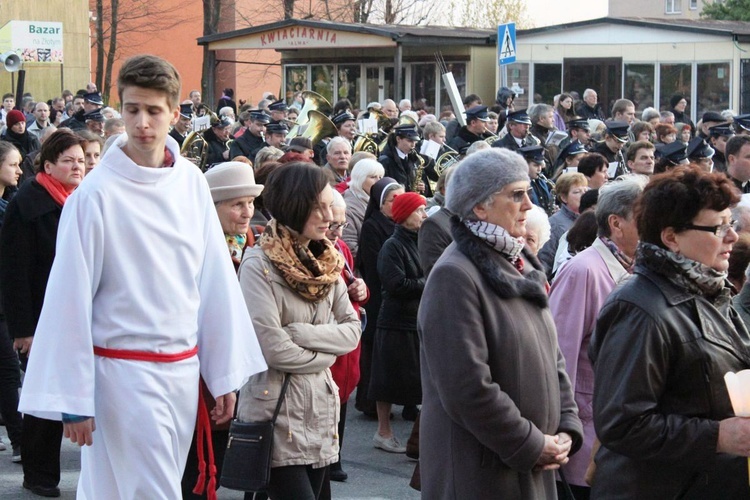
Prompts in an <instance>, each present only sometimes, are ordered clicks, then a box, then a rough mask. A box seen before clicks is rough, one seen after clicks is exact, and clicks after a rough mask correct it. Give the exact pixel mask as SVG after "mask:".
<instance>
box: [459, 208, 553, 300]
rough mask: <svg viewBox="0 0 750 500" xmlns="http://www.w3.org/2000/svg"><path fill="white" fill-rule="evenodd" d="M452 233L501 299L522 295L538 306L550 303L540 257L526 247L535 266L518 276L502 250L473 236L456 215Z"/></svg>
mask: <svg viewBox="0 0 750 500" xmlns="http://www.w3.org/2000/svg"><path fill="white" fill-rule="evenodd" d="M451 224H452V228H451V233H452V234H453V240H454V241H455V242H456V246H457V247H458V250H459V251H460V252H461V253H462V254H464V255H465V256H466V257H468V258H469V260H471V262H472V263H473V264H474V265H475V266H476V267H477V269H479V272H480V273H481V274H482V276H483V277H484V279H485V280H486V282H487V284H488V285H489V286H490V288H492V290H493V291H494V292H495V293H496V294H497V295H498V296H499V297H500V298H501V299H512V298H516V297H523V298H525V299H527V300H529V301H531V302H532V303H534V304H536V305H538V306H539V307H547V292H546V290H545V286H544V285H545V283H546V281H547V278H546V276H545V274H544V272H543V271H542V265H541V264H540V263H539V261H538V260H537V258H536V257H535V256H534V255H532V254H531V252H529V251H528V250H527V248H524V249H523V260H524V261H526V263H527V264H530V265H531V266H533V267H534V270H533V271H531V272H530V273H529V274H526V275H524V276H517V275H514V274H515V269H514V268H513V266H512V265H511V263H510V262H508V261H507V260H506V259H505V258H503V257H502V256H501V255H500V254H499V253H497V252H496V251H495V250H493V249H492V248H490V247H489V246H488V245H487V244H485V243H484V242H482V241H481V240H480V239H479V238H477V237H476V236H474V235H473V234H472V232H471V231H470V230H469V229H468V228H467V227H466V226H464V224H463V223H462V222H461V221H460V220H459V218H458V217H457V216H455V215H454V216H453V217H451Z"/></svg>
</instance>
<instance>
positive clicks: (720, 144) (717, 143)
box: [708, 123, 734, 173]
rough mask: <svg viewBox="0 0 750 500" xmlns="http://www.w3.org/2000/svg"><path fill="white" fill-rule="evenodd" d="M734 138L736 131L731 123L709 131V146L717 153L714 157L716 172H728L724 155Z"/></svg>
mask: <svg viewBox="0 0 750 500" xmlns="http://www.w3.org/2000/svg"><path fill="white" fill-rule="evenodd" d="M732 137H734V129H732V125H731V124H730V123H723V124H721V125H715V126H713V127H710V128H709V129H708V142H709V145H710V146H711V147H712V148H714V151H716V153H714V157H713V160H714V170H715V171H718V172H723V173H726V172H727V159H726V156H725V154H724V153H725V152H726V150H727V142H728V141H729V139H731V138H732Z"/></svg>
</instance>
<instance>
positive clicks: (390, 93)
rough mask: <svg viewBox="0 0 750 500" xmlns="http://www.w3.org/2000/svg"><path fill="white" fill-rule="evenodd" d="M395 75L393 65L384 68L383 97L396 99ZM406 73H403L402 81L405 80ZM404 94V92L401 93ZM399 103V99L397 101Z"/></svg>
mask: <svg viewBox="0 0 750 500" xmlns="http://www.w3.org/2000/svg"><path fill="white" fill-rule="evenodd" d="M394 77H395V75H394V72H393V66H389V67H386V68H383V99H393V100H395V99H396V92H395V88H394V86H393V79H394ZM403 78H404V75H403V73H402V74H401V81H402V82H403V81H404V80H403ZM401 95H403V94H401ZM396 104H398V101H396Z"/></svg>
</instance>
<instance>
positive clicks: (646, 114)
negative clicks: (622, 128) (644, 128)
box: [641, 106, 659, 122]
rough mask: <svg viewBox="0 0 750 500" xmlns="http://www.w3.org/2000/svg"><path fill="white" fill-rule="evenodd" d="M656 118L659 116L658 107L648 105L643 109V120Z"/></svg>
mask: <svg viewBox="0 0 750 500" xmlns="http://www.w3.org/2000/svg"><path fill="white" fill-rule="evenodd" d="M654 118H659V111H658V110H657V109H656V108H652V107H650V106H649V107H648V108H646V109H644V110H643V113H642V114H641V120H642V121H644V122H647V121H650V120H653V119H654Z"/></svg>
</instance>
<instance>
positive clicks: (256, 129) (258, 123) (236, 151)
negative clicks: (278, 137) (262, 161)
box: [229, 109, 271, 161]
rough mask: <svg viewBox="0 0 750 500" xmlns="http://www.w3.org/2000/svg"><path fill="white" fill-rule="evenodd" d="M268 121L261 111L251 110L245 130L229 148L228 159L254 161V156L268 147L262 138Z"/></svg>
mask: <svg viewBox="0 0 750 500" xmlns="http://www.w3.org/2000/svg"><path fill="white" fill-rule="evenodd" d="M270 121H271V119H270V118H269V117H268V115H267V114H266V113H264V112H263V111H262V110H260V109H255V110H252V111H251V112H250V119H249V120H247V121H246V122H245V124H246V125H247V130H245V133H244V134H242V135H241V136H240V137H238V138H237V139H236V140H235V141H234V142H233V143H232V145H231V146H230V148H229V157H230V158H234V157H237V156H244V157H246V158H248V159H249V160H250V161H255V155H256V154H257V153H258V151H260V150H261V149H262V148H264V147H266V146H267V145H268V144H266V142H265V139H264V138H263V134H264V133H265V131H266V125H267V124H268V123H269V122H270Z"/></svg>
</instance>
